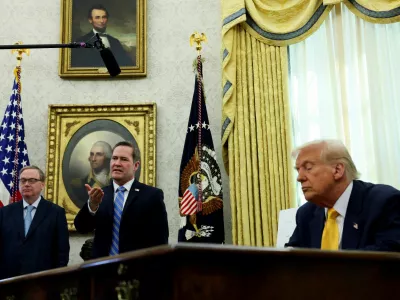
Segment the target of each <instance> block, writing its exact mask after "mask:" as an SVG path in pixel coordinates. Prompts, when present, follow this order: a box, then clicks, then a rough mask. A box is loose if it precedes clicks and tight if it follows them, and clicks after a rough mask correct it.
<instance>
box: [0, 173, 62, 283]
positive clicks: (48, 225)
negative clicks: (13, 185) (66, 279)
mask: <svg viewBox="0 0 400 300" xmlns="http://www.w3.org/2000/svg"><path fill="white" fill-rule="evenodd" d="M44 181H45V175H44V173H43V172H42V170H40V169H39V168H38V167H36V166H28V167H25V168H23V169H21V172H20V179H19V189H20V192H21V195H22V198H23V200H22V201H19V202H16V203H12V204H9V205H7V206H5V207H3V208H1V209H0V279H4V278H8V277H14V276H18V275H23V274H28V273H33V272H39V271H44V270H48V269H52V268H58V267H64V266H66V265H67V264H68V260H69V234H68V226H67V219H66V217H65V210H64V209H63V208H61V207H59V206H58V205H56V204H53V203H51V202H49V201H47V200H45V199H44V198H43V197H41V196H40V193H41V191H42V190H43V187H44Z"/></svg>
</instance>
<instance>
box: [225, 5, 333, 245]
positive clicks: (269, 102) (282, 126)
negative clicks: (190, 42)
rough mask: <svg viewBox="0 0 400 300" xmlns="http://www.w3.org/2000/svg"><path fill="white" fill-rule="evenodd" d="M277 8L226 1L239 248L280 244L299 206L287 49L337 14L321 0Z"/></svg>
mask: <svg viewBox="0 0 400 300" xmlns="http://www.w3.org/2000/svg"><path fill="white" fill-rule="evenodd" d="M278 2H279V1H270V0H269V1H265V0H264V1H261V0H223V1H222V13H223V28H222V35H223V55H222V56H223V124H222V144H223V158H224V164H225V168H226V170H227V172H228V175H229V178H230V198H231V209H232V235H233V243H234V244H239V245H254V246H274V245H275V244H276V234H277V225H278V215H279V211H280V210H282V209H287V208H290V207H294V206H295V199H294V191H293V185H292V171H291V170H292V167H291V158H290V150H291V147H290V139H291V133H290V125H289V123H290V122H289V120H290V118H289V111H288V87H287V83H286V81H287V78H288V57H287V47H286V45H287V44H290V43H293V42H296V41H299V40H301V39H304V38H306V37H307V36H308V35H309V34H310V33H311V32H312V31H313V30H315V29H316V28H318V26H319V24H320V23H321V19H323V18H324V17H325V16H326V14H327V12H328V10H329V9H330V7H328V6H324V5H323V4H322V0H309V1H302V0H293V1H290V3H288V4H279V3H278ZM281 2H282V3H283V1H281ZM303 10H304V11H303ZM290 17H293V18H296V24H295V25H293V24H292V22H291V20H290ZM269 30H272V31H279V32H270V31H269ZM268 44H272V45H274V46H270V45H268Z"/></svg>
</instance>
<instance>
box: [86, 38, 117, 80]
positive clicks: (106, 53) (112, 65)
mask: <svg viewBox="0 0 400 300" xmlns="http://www.w3.org/2000/svg"><path fill="white" fill-rule="evenodd" d="M93 37H94V38H96V40H95V41H94V45H93V46H94V48H96V49H98V50H100V55H101V58H102V60H103V62H104V64H105V65H106V68H107V70H108V73H110V76H112V77H114V76H117V75H118V74H119V73H121V69H120V68H119V65H118V63H117V60H116V59H115V57H114V54H113V53H112V52H111V50H110V49H109V48H106V47H105V46H104V44H103V42H102V40H101V38H100V35H99V34H98V33H96V34H95V35H94V36H93Z"/></svg>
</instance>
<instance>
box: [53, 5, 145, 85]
mask: <svg viewBox="0 0 400 300" xmlns="http://www.w3.org/2000/svg"><path fill="white" fill-rule="evenodd" d="M146 1H147V0H121V1H113V0H85V1H78V0H61V43H62V44H69V43H72V42H83V43H89V44H94V42H95V41H96V35H95V34H96V33H98V34H99V36H100V38H101V41H102V43H103V44H104V46H105V47H107V48H109V49H110V50H111V52H112V53H113V55H114V57H115V59H116V61H117V63H118V65H119V67H120V68H121V73H120V74H119V75H118V77H134V76H146V75H147V73H146V72H147V67H146V56H147V43H146V40H147V39H146ZM59 75H60V77H62V78H73V77H78V78H82V77H100V78H101V77H109V76H110V75H109V73H108V71H107V68H106V66H105V64H104V62H103V60H102V58H101V55H100V51H99V50H98V49H96V48H74V49H70V48H62V49H60V59H59Z"/></svg>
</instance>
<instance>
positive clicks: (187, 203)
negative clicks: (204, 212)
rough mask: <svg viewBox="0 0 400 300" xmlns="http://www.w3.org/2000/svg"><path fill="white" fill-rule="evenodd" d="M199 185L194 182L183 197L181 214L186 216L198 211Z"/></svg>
mask: <svg viewBox="0 0 400 300" xmlns="http://www.w3.org/2000/svg"><path fill="white" fill-rule="evenodd" d="M198 194H199V192H198V189H197V186H196V185H195V184H194V183H192V184H191V185H189V187H188V188H187V190H186V191H185V193H184V194H183V197H182V202H181V214H182V215H184V216H190V215H193V214H194V213H195V212H196V211H197V199H198V197H199V195H198Z"/></svg>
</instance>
